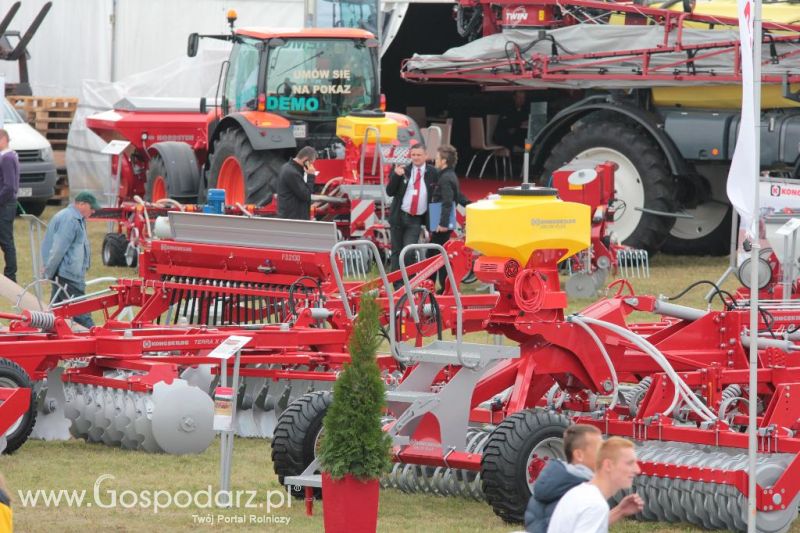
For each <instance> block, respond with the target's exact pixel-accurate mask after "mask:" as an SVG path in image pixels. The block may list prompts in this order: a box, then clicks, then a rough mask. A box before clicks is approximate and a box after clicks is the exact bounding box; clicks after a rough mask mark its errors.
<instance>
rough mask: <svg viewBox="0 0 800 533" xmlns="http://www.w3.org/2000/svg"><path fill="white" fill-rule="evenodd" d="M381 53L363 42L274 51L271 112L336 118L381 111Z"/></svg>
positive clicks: (300, 44)
mask: <svg viewBox="0 0 800 533" xmlns="http://www.w3.org/2000/svg"><path fill="white" fill-rule="evenodd" d="M375 72H376V64H375V49H371V48H369V47H367V46H366V45H365V44H364V43H362V42H361V41H358V40H349V39H291V40H286V42H285V43H283V44H281V45H279V46H276V47H271V48H270V51H269V58H268V64H267V84H266V86H267V91H266V92H267V110H268V111H272V112H275V113H278V114H281V115H287V116H293V117H303V118H320V119H324V118H331V117H338V116H341V115H345V114H347V113H350V112H352V111H358V110H363V109H374V108H376V107H378V86H377V80H376V77H375Z"/></svg>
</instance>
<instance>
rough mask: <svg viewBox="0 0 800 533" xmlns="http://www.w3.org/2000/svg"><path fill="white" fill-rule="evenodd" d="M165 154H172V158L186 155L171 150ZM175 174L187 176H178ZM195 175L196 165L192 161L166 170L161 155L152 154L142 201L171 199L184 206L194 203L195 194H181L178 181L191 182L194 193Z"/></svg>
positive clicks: (183, 151)
mask: <svg viewBox="0 0 800 533" xmlns="http://www.w3.org/2000/svg"><path fill="white" fill-rule="evenodd" d="M167 154H172V156H173V157H179V156H181V155H184V156H185V155H187V154H186V153H185V150H181V151H180V152H177V153H176V151H175V150H171V151H169V152H167ZM189 155H192V154H189ZM168 157H169V155H168ZM192 157H193V155H192ZM181 169H183V170H181ZM176 173H177V174H187V175H186V176H178V175H176ZM196 174H197V171H196V163H194V162H193V160H192V162H191V163H189V164H187V165H184V166H180V167H176V166H174V165H173V166H172V167H171V168H168V167H167V164H166V163H165V162H164V159H163V157H162V156H161V154H160V153H157V154H154V155H153V156H152V157H151V158H150V164H149V165H148V167H147V181H146V182H145V185H144V199H145V200H147V201H148V202H157V201H159V200H163V199H165V198H171V199H173V200H175V201H178V202H181V203H184V204H193V203H196V202H197V193H196V192H194V193H193V194H190V195H188V196H187V193H186V191H183V192H181V187H180V183H181V181H180V180H182V179H184V180H189V181H190V182H193V187H192V189H193V190H194V191H196V187H197V178H196Z"/></svg>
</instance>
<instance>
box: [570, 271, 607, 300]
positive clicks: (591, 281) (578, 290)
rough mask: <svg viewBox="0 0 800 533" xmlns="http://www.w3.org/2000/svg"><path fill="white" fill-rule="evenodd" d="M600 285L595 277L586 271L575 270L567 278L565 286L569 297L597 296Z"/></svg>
mask: <svg viewBox="0 0 800 533" xmlns="http://www.w3.org/2000/svg"><path fill="white" fill-rule="evenodd" d="M600 287H601V285H598V284H597V279H595V277H594V276H592V275H591V274H587V273H586V272H576V273H574V274H573V275H571V276H570V277H569V278H567V282H566V283H565V288H566V291H567V296H569V297H570V298H593V297H595V296H597V291H598V290H599V289H600Z"/></svg>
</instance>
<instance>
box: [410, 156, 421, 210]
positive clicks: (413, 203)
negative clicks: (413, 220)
mask: <svg viewBox="0 0 800 533" xmlns="http://www.w3.org/2000/svg"><path fill="white" fill-rule="evenodd" d="M421 181H422V172H421V171H420V169H419V168H417V177H416V178H415V179H414V195H413V196H412V197H411V214H412V215H414V216H416V215H418V214H419V193H420V182H421Z"/></svg>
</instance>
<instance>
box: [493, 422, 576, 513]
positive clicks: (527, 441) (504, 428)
mask: <svg viewBox="0 0 800 533" xmlns="http://www.w3.org/2000/svg"><path fill="white" fill-rule="evenodd" d="M569 424H570V423H569V419H568V418H567V417H565V416H562V415H557V414H553V413H549V412H546V411H540V410H526V411H520V412H518V413H514V414H513V415H511V416H509V417H508V418H506V419H505V420H503V422H502V423H501V424H500V425H499V426H497V428H496V429H495V430H494V431H493V432H492V434H491V436H490V437H489V441H488V442H487V443H486V447H485V448H484V450H483V458H482V459H481V485H482V488H483V493H484V495H485V496H486V501H487V502H489V505H491V506H492V509H493V510H494V513H495V514H496V515H497V516H499V517H500V518H502V519H503V520H504V521H505V522H508V523H521V522H522V521H523V518H524V516H525V508H526V507H527V505H528V500H529V499H530V497H531V490H532V487H533V483H534V482H535V481H536V478H537V477H538V475H539V472H541V470H542V468H544V466H545V465H546V464H547V461H548V460H551V459H564V430H565V429H567V427H568V426H569Z"/></svg>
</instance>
